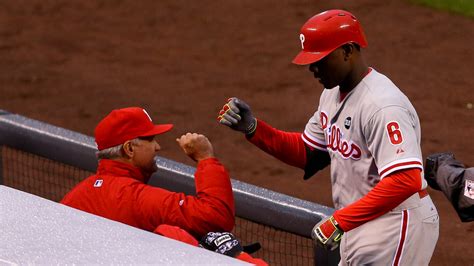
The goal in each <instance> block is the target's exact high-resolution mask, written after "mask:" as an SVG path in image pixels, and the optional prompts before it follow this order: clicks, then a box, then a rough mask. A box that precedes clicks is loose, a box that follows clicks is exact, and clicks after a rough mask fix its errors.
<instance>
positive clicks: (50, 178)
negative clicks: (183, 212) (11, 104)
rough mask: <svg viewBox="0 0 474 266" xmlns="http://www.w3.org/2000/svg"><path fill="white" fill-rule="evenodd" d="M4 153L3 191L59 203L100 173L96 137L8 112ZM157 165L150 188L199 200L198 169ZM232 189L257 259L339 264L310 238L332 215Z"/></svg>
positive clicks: (275, 196)
mask: <svg viewBox="0 0 474 266" xmlns="http://www.w3.org/2000/svg"><path fill="white" fill-rule="evenodd" d="M0 148H1V152H0V159H1V163H0V185H5V186H8V187H11V188H15V189H17V190H21V191H24V192H28V193H31V194H34V195H37V196H40V197H42V198H45V199H49V200H52V201H56V202H58V201H59V200H60V199H61V198H62V197H63V196H64V195H65V194H66V193H67V192H68V191H69V190H70V189H71V188H72V187H73V186H75V185H76V184H77V183H78V182H80V181H81V180H83V179H84V178H86V177H87V176H89V175H90V174H92V173H93V172H95V170H96V167H97V158H96V156H95V152H96V151H97V150H96V145H95V143H94V140H93V138H92V137H90V136H86V135H83V134H80V133H77V132H73V131H70V130H67V129H64V128H60V127H56V126H53V125H49V124H46V123H43V122H40V121H37V120H33V119H29V118H27V117H23V116H20V115H17V114H11V113H9V112H7V111H3V110H0ZM156 163H157V166H158V171H157V172H156V173H155V174H154V175H153V176H152V178H151V179H150V181H149V184H150V185H154V186H160V187H164V188H167V189H169V190H173V191H180V192H185V193H186V194H190V195H192V194H194V191H195V188H194V177H193V174H194V171H195V168H194V167H191V166H188V165H185V164H181V163H179V162H175V161H172V160H169V159H166V158H163V157H157V159H156ZM232 187H233V193H234V197H235V205H236V216H237V217H236V226H235V229H234V231H233V233H234V234H235V235H236V236H237V237H238V238H239V239H240V240H241V242H242V244H244V245H247V244H251V243H254V242H259V243H260V244H261V246H262V249H261V250H260V251H258V252H257V253H254V254H253V256H255V257H259V258H262V259H264V260H266V261H267V262H268V263H269V264H270V265H336V264H337V262H338V260H339V256H338V251H334V252H327V251H325V250H322V249H320V248H318V247H315V246H314V245H313V242H312V240H311V237H310V232H311V229H312V227H313V226H314V224H316V223H317V222H318V221H320V220H321V219H322V218H324V217H327V216H328V215H330V214H332V212H333V211H334V210H333V209H331V208H329V207H326V206H322V205H318V204H315V203H312V202H308V201H304V200H301V199H297V198H293V197H290V196H287V195H283V194H281V193H277V192H274V191H270V190H267V189H264V188H261V187H257V186H254V185H251V184H247V183H244V182H241V181H238V180H234V179H232ZM0 196H1V195H0ZM2 197H3V196H2Z"/></svg>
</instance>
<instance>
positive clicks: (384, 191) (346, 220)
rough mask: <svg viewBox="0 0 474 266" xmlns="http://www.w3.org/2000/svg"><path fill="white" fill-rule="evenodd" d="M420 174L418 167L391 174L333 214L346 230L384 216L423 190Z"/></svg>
mask: <svg viewBox="0 0 474 266" xmlns="http://www.w3.org/2000/svg"><path fill="white" fill-rule="evenodd" d="M420 175H421V170H420V169H418V168H411V169H406V170H401V171H398V172H394V173H392V174H389V175H388V176H386V177H385V178H384V179H382V180H381V181H380V182H379V183H378V184H377V185H376V186H375V187H374V188H373V189H372V190H371V191H370V192H369V193H367V195H365V196H364V197H362V198H361V199H360V200H358V201H356V202H354V203H352V204H350V205H348V206H347V207H345V208H342V209H340V210H337V211H335V212H334V214H333V216H334V218H335V219H336V221H337V222H338V223H339V226H340V228H341V229H342V230H343V231H344V232H347V231H350V230H352V229H354V228H356V227H358V226H360V225H362V224H364V223H366V222H368V221H371V220H373V219H375V218H377V217H379V216H382V215H383V214H385V213H387V212H388V211H390V210H391V209H393V208H395V207H397V206H398V205H399V204H400V203H402V202H403V201H405V200H406V199H408V198H409V197H410V196H411V195H413V194H414V193H416V192H418V191H420V190H421V187H422V184H421V178H420Z"/></svg>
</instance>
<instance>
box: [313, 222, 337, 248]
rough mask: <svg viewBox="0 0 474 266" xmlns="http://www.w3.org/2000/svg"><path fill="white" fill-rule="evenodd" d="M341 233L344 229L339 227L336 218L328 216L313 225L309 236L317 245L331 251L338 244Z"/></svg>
mask: <svg viewBox="0 0 474 266" xmlns="http://www.w3.org/2000/svg"><path fill="white" fill-rule="evenodd" d="M343 234H344V231H342V230H341V229H340V228H339V226H338V223H337V221H336V219H334V217H333V216H330V217H329V218H326V219H324V220H321V221H320V222H319V223H318V224H316V225H315V226H314V228H313V230H312V231H311V238H313V240H314V241H315V242H316V244H317V245H318V246H321V247H323V248H325V249H326V250H331V251H332V250H335V249H336V248H337V247H338V246H339V243H340V242H341V238H342V235H343Z"/></svg>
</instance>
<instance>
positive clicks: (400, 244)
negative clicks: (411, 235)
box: [392, 210, 410, 266]
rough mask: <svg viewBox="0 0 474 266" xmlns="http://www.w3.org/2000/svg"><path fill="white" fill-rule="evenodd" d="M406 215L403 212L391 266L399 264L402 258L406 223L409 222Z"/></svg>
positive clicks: (404, 211)
mask: <svg viewBox="0 0 474 266" xmlns="http://www.w3.org/2000/svg"><path fill="white" fill-rule="evenodd" d="M408 215H409V212H408V210H403V214H402V224H401V230H400V241H399V242H398V248H397V253H395V259H394V261H393V264H392V265H393V266H398V265H399V264H400V259H401V258H402V253H403V248H404V247H405V239H406V236H407V233H408V222H409V220H410V219H409V218H410V217H409V216H408Z"/></svg>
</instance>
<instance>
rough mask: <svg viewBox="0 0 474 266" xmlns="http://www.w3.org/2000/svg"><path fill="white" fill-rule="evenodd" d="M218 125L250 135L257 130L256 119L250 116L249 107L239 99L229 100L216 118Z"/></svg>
mask: <svg viewBox="0 0 474 266" xmlns="http://www.w3.org/2000/svg"><path fill="white" fill-rule="evenodd" d="M217 121H219V123H221V124H223V125H226V126H228V127H230V128H232V129H233V130H237V131H240V132H243V133H245V134H246V135H251V134H253V133H254V132H255V129H257V119H255V117H254V116H253V115H252V110H250V106H249V105H248V104H247V103H245V102H244V101H242V100H240V99H239V98H235V97H233V98H229V99H227V103H226V104H224V106H223V107H222V109H221V110H220V112H219V116H218V117H217Z"/></svg>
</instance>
